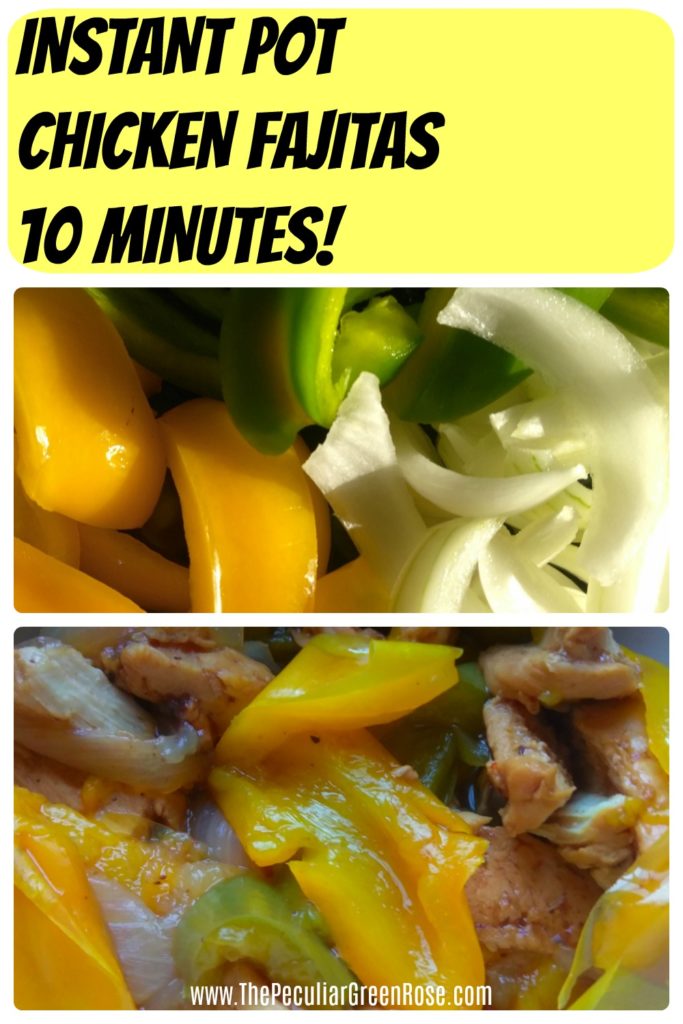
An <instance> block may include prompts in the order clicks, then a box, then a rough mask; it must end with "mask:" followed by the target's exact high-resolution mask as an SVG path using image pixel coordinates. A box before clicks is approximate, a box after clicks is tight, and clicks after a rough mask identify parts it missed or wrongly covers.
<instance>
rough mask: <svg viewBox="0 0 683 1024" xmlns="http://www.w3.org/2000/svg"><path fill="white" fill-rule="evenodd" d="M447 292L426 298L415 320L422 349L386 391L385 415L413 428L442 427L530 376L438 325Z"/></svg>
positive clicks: (504, 356) (498, 353)
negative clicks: (390, 413)
mask: <svg viewBox="0 0 683 1024" xmlns="http://www.w3.org/2000/svg"><path fill="white" fill-rule="evenodd" d="M452 295H453V289H452V288H432V289H430V290H429V291H428V292H427V295H426V297H425V300H424V302H423V304H422V309H421V312H420V316H419V319H418V327H419V329H420V331H421V332H422V337H423V340H422V344H421V345H420V347H419V349H418V350H417V352H415V353H414V354H413V355H412V357H411V359H410V361H409V363H408V364H407V365H406V366H404V367H403V369H402V370H401V372H400V373H399V374H398V375H397V377H396V379H395V380H394V381H393V383H392V384H391V385H390V386H389V387H388V388H387V389H386V392H385V398H386V403H387V406H388V408H389V409H392V410H394V411H395V412H396V413H397V414H398V416H399V417H400V418H401V419H404V420H410V421H412V422H414V423H444V422H448V421H450V420H454V419H457V418H458V417H460V416H466V415H467V414H468V413H471V412H475V411H476V410H477V409H481V408H483V406H485V405H488V404H489V403H490V402H493V401H494V399H496V398H499V397H500V396H501V395H504V394H505V393H506V392H507V391H510V390H511V389H512V388H513V387H515V386H516V385H517V384H519V383H521V381H523V380H524V379H525V378H526V377H528V376H529V374H530V373H531V370H529V369H527V368H526V367H525V366H524V365H523V364H522V363H521V362H520V361H519V360H518V359H515V358H514V356H511V355H509V353H507V352H504V351H503V350H502V349H500V348H497V347H496V346H495V345H492V344H490V343H489V342H487V341H483V339H481V338H476V337H475V336H474V335H473V334H470V333H469V332H468V331H463V330H454V329H453V328H452V327H444V326H443V325H442V324H439V323H437V320H436V317H437V313H439V312H440V311H441V310H442V309H443V308H444V306H445V305H446V304H447V303H448V301H449V299H450V298H451V297H452Z"/></svg>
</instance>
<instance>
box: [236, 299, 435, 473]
mask: <svg viewBox="0 0 683 1024" xmlns="http://www.w3.org/2000/svg"><path fill="white" fill-rule="evenodd" d="M348 291H349V290H348V289H346V288H277V289H275V288H269V289H261V288H236V289H234V290H233V291H232V292H231V293H230V295H229V296H228V299H227V302H226V306H225V313H224V317H223V327H222V331H221V350H220V361H221V373H222V381H223V396H224V398H225V401H226V404H227V406H228V408H229V409H230V412H231V415H232V416H233V418H234V420H235V423H236V424H237V426H238V428H239V429H240V431H241V432H242V433H243V434H244V436H245V437H246V438H247V439H248V440H249V441H250V443H251V444H253V445H254V446H255V447H257V448H259V450H261V451H263V452H268V453H270V454H278V453H280V452H283V451H285V450H286V449H287V448H289V447H290V445H291V444H292V442H293V440H294V438H295V436H296V434H297V433H298V431H299V430H300V429H301V428H302V427H304V426H306V425H307V424H309V423H318V424H320V425H321V426H324V427H329V426H330V424H331V423H332V420H333V419H334V417H335V415H336V413H337V409H338V408H339V404H340V402H341V401H342V399H343V398H344V396H345V394H346V392H347V391H348V388H349V386H350V384H351V383H352V381H353V380H354V379H355V377H356V376H358V374H359V373H360V372H361V371H362V370H363V369H366V368H367V365H368V363H370V364H371V365H372V369H373V372H375V373H376V374H377V376H378V377H379V379H380V382H381V383H385V382H386V381H388V380H390V379H391V378H392V377H393V376H394V375H395V374H396V373H397V372H398V369H399V368H400V367H401V366H402V365H403V363H404V362H405V360H406V359H407V358H408V356H409V355H410V354H411V353H412V352H413V350H414V348H415V347H416V346H417V344H419V340H420V332H419V330H418V328H417V326H416V324H415V322H414V321H413V320H412V319H411V317H410V316H409V315H408V314H407V313H405V311H404V310H403V309H402V308H401V307H400V305H399V304H398V303H397V302H396V301H395V300H394V299H391V298H389V299H372V300H371V301H370V304H369V305H368V307H367V309H365V310H362V311H361V312H355V311H347V305H346V300H347V297H348V295H347V293H348ZM356 299H362V300H363V301H364V300H365V296H364V295H361V296H356Z"/></svg>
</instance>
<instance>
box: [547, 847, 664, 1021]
mask: <svg viewBox="0 0 683 1024" xmlns="http://www.w3.org/2000/svg"><path fill="white" fill-rule="evenodd" d="M668 939H669V835H668V831H667V832H665V833H664V834H663V835H662V836H660V838H659V839H657V840H656V842H654V843H653V844H652V845H651V846H649V847H647V849H645V850H644V851H643V852H642V853H641V854H640V856H639V857H638V859H637V860H636V861H635V863H634V864H632V866H631V867H630V868H629V869H628V871H626V872H625V873H624V874H623V875H622V876H621V877H620V878H619V879H618V880H617V881H616V882H615V883H614V885H613V886H612V887H611V888H610V889H608V890H607V891H606V892H605V893H603V895H602V896H601V897H600V899H599V900H598V902H597V903H596V904H595V906H594V907H593V910H592V911H591V913H590V915H589V916H588V920H587V921H586V923H585V925H584V927H583V930H582V932H581V937H580V939H579V944H578V946H577V949H576V954H575V956H574V961H573V963H572V967H571V970H570V972H569V975H568V977H567V980H566V981H565V983H564V985H563V987H562V991H561V992H560V997H559V1005H560V1007H561V1008H564V1007H565V1006H567V1005H568V1003H569V1002H570V999H571V997H572V993H573V991H574V988H575V986H576V983H577V981H578V979H579V978H580V977H581V976H582V975H583V974H584V973H585V972H586V971H588V970H595V969H596V968H597V969H598V970H600V971H602V972H604V973H603V975H602V977H600V978H599V979H598V981H596V982H594V983H593V985H591V986H590V987H589V988H588V989H587V991H585V992H584V993H583V994H582V995H581V996H580V997H579V998H578V999H577V1000H576V1001H575V1002H574V1003H572V1004H571V1005H572V1009H620V1010H626V1009H631V1008H637V1007H638V1006H642V1004H641V1003H634V1001H633V995H634V993H635V992H636V991H637V989H638V987H639V986H638V983H637V979H638V978H639V977H640V980H641V986H642V989H643V991H647V994H648V1000H649V1001H650V1003H649V1007H646V1008H650V1009H652V1008H661V1007H662V1006H666V1004H667V992H666V986H665V984H660V985H653V983H652V980H651V979H650V978H648V972H651V971H652V969H653V968H655V967H656V965H657V964H658V963H664V964H666V957H667V949H668ZM653 989H654V991H653ZM653 1000H654V1001H655V1002H656V1005H654V1006H653V1005H652V1002H653Z"/></svg>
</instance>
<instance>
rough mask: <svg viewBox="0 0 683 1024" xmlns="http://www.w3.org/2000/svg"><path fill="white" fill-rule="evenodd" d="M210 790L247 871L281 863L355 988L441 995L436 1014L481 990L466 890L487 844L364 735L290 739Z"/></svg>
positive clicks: (217, 779) (216, 776)
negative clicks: (249, 865)
mask: <svg viewBox="0 0 683 1024" xmlns="http://www.w3.org/2000/svg"><path fill="white" fill-rule="evenodd" d="M210 783H211V785H212V788H213V791H214V795H215V798H216V800H217V802H218V803H219V805H220V807H221V809H222V810H223V813H224V814H225V816H226V818H227V819H228V821H230V823H231V825H232V826H233V828H234V829H235V830H236V832H237V834H238V836H239V838H240V841H241V842H242V844H243V845H244V847H245V849H246V850H247V852H248V854H249V856H250V857H251V858H252V859H253V860H254V861H255V863H256V864H258V865H259V866H261V867H269V866H271V865H274V864H279V863H283V862H285V861H288V862H289V868H290V870H291V872H292V874H293V875H294V877H295V878H296V880H297V882H298V883H299V886H300V887H301V889H302V890H303V892H304V894H305V895H306V896H307V897H308V899H310V900H311V901H312V902H313V903H314V904H315V905H316V907H317V908H318V910H319V911H320V912H321V914H322V915H323V918H324V919H325V922H326V925H327V927H328V929H329V933H330V936H331V939H332V942H333V944H334V946H335V947H336V948H337V950H338V952H339V954H340V956H341V957H342V958H343V959H344V960H345V962H346V963H347V964H348V965H349V967H350V968H351V969H352V970H353V972H354V973H355V974H356V975H357V977H358V978H359V979H360V981H361V982H363V983H365V984H368V985H391V984H394V985H401V984H403V983H410V984H411V985H413V986H435V985H443V986H444V989H445V993H444V994H445V999H446V1003H445V1005H446V1006H451V1005H452V995H453V988H454V986H455V985H480V984H482V983H483V981H484V964H483V959H482V954H481V949H480V946H479V942H478V940H477V936H476V933H475V930H474V925H473V923H472V919H471V917H470V912H469V908H468V905H467V901H466V898H465V892H464V886H465V882H466V881H467V879H468V878H469V877H470V876H471V874H472V873H473V872H474V871H475V870H476V868H477V867H478V866H479V864H480V863H481V860H482V857H483V854H484V850H485V848H486V842H485V840H483V839H479V838H477V837H476V836H474V835H472V834H471V833H470V830H469V828H468V826H467V825H466V824H465V823H464V822H463V821H462V820H461V819H460V818H459V817H458V815H457V814H455V813H454V812H453V811H451V810H449V809H448V808H447V807H446V806H445V805H444V804H442V803H441V802H440V801H439V800H438V799H437V798H436V797H435V796H433V794H431V793H430V792H429V790H427V789H426V788H425V787H424V786H422V785H421V783H420V782H419V781H417V780H416V779H414V778H413V777H412V776H411V775H410V773H409V772H408V773H406V772H405V770H404V769H402V768H401V767H400V766H399V764H398V762H396V761H394V759H393V758H392V757H391V756H390V755H389V753H388V752H387V751H386V750H385V749H384V748H383V747H382V746H381V744H380V743H378V742H377V740H375V739H374V738H373V737H372V736H371V735H370V733H368V732H366V731H364V730H357V731H355V732H350V733H343V734H327V735H325V736H322V737H318V736H310V737H307V738H306V739H305V740H303V739H301V738H293V739H290V740H288V741H287V742H286V743H285V744H284V745H283V746H282V747H280V748H279V749H278V750H277V751H275V752H274V753H272V754H271V755H270V756H269V757H268V758H267V759H266V760H265V761H263V762H262V763H261V764H258V765H253V764H251V765H249V766H248V767H241V768H237V767H234V766H227V765H226V766H224V767H220V768H215V769H214V770H213V772H212V774H211V777H210ZM292 858H296V859H292Z"/></svg>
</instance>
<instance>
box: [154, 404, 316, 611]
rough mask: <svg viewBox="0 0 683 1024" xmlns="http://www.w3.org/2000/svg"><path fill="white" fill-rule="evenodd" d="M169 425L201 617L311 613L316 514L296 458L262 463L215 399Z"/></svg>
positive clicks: (186, 407)
mask: <svg viewBox="0 0 683 1024" xmlns="http://www.w3.org/2000/svg"><path fill="white" fill-rule="evenodd" d="M160 423H161V426H162V429H163V432H164V435H165V438H166V445H167V452H168V461H169V466H170V469H171V473H172V475H173V479H174V481H175V485H176V488H177V490H178V494H179V496H180V503H181V505H182V509H183V522H184V526H185V537H186V540H187V545H188V549H189V552H190V597H191V603H192V611H202V612H204V611H217V612H238V611H239V612H252V611H271V612H272V611H282V612H300V611H306V610H307V609H309V608H310V607H311V604H312V600H313V593H314V589H315V579H316V574H317V562H318V557H317V540H316V529H315V513H314V510H313V503H312V500H311V492H310V489H309V486H308V481H307V479H306V476H305V474H304V472H303V470H302V468H301V464H300V462H299V457H298V455H297V454H296V452H295V451H294V450H293V449H292V450H290V451H287V452H284V453H283V454H282V455H279V456H276V457H273V456H268V455H262V454H261V453H260V452H258V451H256V449H255V448H252V447H251V445H250V444H249V443H248V442H247V441H245V440H244V438H243V437H242V436H241V435H240V433H239V431H238V430H237V429H236V427H235V425H234V424H233V422H232V420H231V419H230V416H229V414H228V411H227V409H226V408H225V406H224V405H223V404H222V403H220V402H214V401H212V400H211V399H208V398H199V399H195V400H193V401H190V402H185V403H184V404H183V405H179V406H177V407H176V408H175V409H172V410H171V411H170V412H167V413H165V415H164V416H162V417H161V420H160Z"/></svg>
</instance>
